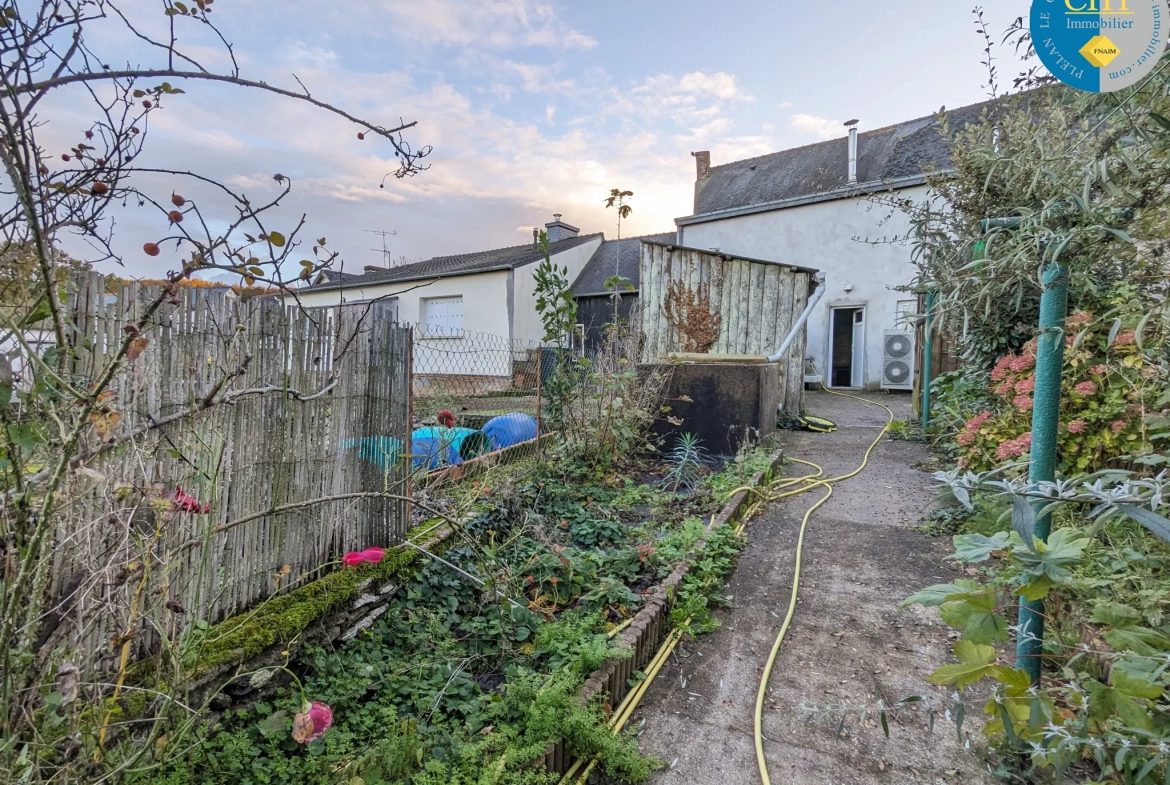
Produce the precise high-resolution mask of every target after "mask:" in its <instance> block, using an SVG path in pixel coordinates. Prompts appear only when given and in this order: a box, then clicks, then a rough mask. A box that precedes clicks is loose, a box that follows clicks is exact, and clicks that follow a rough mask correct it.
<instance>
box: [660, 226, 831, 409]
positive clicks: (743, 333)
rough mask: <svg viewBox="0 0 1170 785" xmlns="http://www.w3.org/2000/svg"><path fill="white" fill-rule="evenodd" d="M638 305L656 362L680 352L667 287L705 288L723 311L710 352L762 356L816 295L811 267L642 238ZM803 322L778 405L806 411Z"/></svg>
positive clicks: (784, 365)
mask: <svg viewBox="0 0 1170 785" xmlns="http://www.w3.org/2000/svg"><path fill="white" fill-rule="evenodd" d="M640 269H641V275H640V278H641V284H640V286H641V291H640V293H639V306H640V312H641V322H642V324H641V327H642V334H643V335H644V336H645V342H644V344H643V350H642V361H643V362H657V361H659V360H661V359H663V358H666V357H667V356H668V355H670V354H671V353H677V352H680V351H682V342H681V341H680V339H679V336H678V334H677V331H676V330H675V328H674V327H673V326H672V325H671V324H670V322H669V321H668V320H667V318H666V313H665V310H666V309H665V304H666V299H667V295H668V292H669V289H670V285H671V284H672V283H676V282H682V283H683V284H685V286H686V287H687V288H688V289H690V290H692V291H698V290H699V288H700V286H701V287H702V288H703V290H705V291H706V292H707V293H708V295H709V297H710V300H711V308H712V310H713V311H714V312H717V313H718V314H719V315H720V316H721V317H722V322H721V324H720V328H719V339H718V341H716V343H715V345H714V346H713V347H711V351H710V353H711V354H723V355H749V354H750V355H763V356H767V355H770V354H772V353H773V352H775V351H776V350H777V349H778V348H779V347H780V345H781V344H782V343H784V339H785V338H786V337H787V336H788V333H789V331H790V330H791V329H792V327H793V325H794V324H795V323H796V320H797V319H799V318H800V315H801V313H802V312H803V311H804V308H805V306H806V305H807V303H808V298H809V295H810V293H811V284H812V275H813V274H814V273H815V271H814V270H809V269H806V268H803V267H795V266H792V265H787V264H779V263H776V262H767V261H760V260H757V259H743V258H740V257H736V256H729V255H727V254H723V253H718V252H715V251H701V250H696V249H694V248H682V247H679V246H674V245H670V244H666V243H659V242H651V241H648V240H643V241H642V257H641V268H640ZM805 333H806V328H804V327H802V328H801V330H800V332H799V333H798V334H797V336H796V339H795V340H794V341H793V343H792V347H791V349H790V350H789V352H788V357H787V358H784V359H782V360H781V362H780V363H779V366H780V374H781V377H782V378H781V386H780V395H779V399H780V400H779V403H780V408H781V409H782V410H783V411H786V412H797V413H799V412H802V411H803V410H804V354H805Z"/></svg>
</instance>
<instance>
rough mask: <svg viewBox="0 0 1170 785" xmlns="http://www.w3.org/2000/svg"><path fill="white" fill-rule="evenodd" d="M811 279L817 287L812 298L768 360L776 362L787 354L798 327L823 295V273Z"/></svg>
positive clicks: (810, 313)
mask: <svg viewBox="0 0 1170 785" xmlns="http://www.w3.org/2000/svg"><path fill="white" fill-rule="evenodd" d="M813 281H814V283H815V284H816V287H817V288H816V291H814V292H813V296H812V299H811V300H809V301H808V305H806V306H805V307H804V313H802V314H801V315H800V318H799V319H797V320H796V324H794V325H792V330H790V331H789V333H788V337H787V338H785V339H784V343H782V344H780V348H779V349H777V350H776V353H775V354H773V355H772V356H770V357H769V358H768V362H770V363H777V362H780V360H782V359H784V356H785V355H787V354H788V348H789V347H790V346H792V342H793V341H795V340H796V334H797V333H799V332H800V329H801V328H802V327H804V324H805V322H807V321H808V317H809V316H810V315H812V312H813V308H816V307H817V303H819V302H820V301H821V298H822V297H824V296H825V288H826V287H825V274H824V273H817V275H816V277H815V278H813Z"/></svg>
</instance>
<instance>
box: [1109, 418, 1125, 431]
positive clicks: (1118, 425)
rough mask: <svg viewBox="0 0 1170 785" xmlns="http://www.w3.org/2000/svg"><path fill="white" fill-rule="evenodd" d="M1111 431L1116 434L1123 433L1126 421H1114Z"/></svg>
mask: <svg viewBox="0 0 1170 785" xmlns="http://www.w3.org/2000/svg"><path fill="white" fill-rule="evenodd" d="M1109 429H1110V430H1111V431H1113V432H1114V433H1121V432H1122V431H1124V430H1125V420H1114V421H1113V424H1112V425H1110V426H1109Z"/></svg>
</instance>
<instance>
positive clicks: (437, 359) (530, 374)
mask: <svg viewBox="0 0 1170 785" xmlns="http://www.w3.org/2000/svg"><path fill="white" fill-rule="evenodd" d="M413 330H414V357H413V360H412V366H413V370H414V373H413V385H412V392H413V408H412V422H413V425H414V432H413V444H412V450H411V452H412V460H413V462H414V470H415V475H416V477H418V476H420V475H425V476H426V477H428V478H430V479H431V480H434V479H438V478H451V479H460V478H461V477H463V476H466V475H467V474H469V473H471V472H474V471H476V470H478V469H480V468H482V467H486V466H490V465H493V464H495V463H497V462H499V461H500V460H501V459H504V458H506V459H508V460H515V459H523V458H529V457H535V456H537V455H538V454H539V452H540V450H541V444H542V441H543V440H544V437H546V436H548V435H549V434H548V429H547V428H545V423H544V422H543V417H542V414H541V410H542V408H543V403H544V401H543V400H542V393H543V387H544V383H545V381H546V380H547V379H548V376H549V374H550V372H551V371H552V369H553V367H554V365H555V362H556V356H557V355H556V352H557V350H556V349H554V348H549V347H543V346H541V345H540V344H539V343H536V342H527V341H518V340H513V339H510V338H507V337H504V336H500V335H491V334H488V333H477V332H472V331H468V330H461V331H459V332H458V333H457V334H449V333H446V332H440V331H437V330H428V328H427V327H426V326H424V325H414V326H413ZM423 484H426V483H425V482H424V483H423Z"/></svg>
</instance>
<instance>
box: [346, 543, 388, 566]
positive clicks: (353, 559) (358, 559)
mask: <svg viewBox="0 0 1170 785" xmlns="http://www.w3.org/2000/svg"><path fill="white" fill-rule="evenodd" d="M385 558H386V551H385V549H383V548H366V549H365V550H364V551H350V552H349V553H347V554H345V555H344V556H342V557H341V563H342V564H344V565H345V566H346V567H357V566H358V565H359V564H366V563H369V564H377V563H378V562H380V561H382V559H385Z"/></svg>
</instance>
